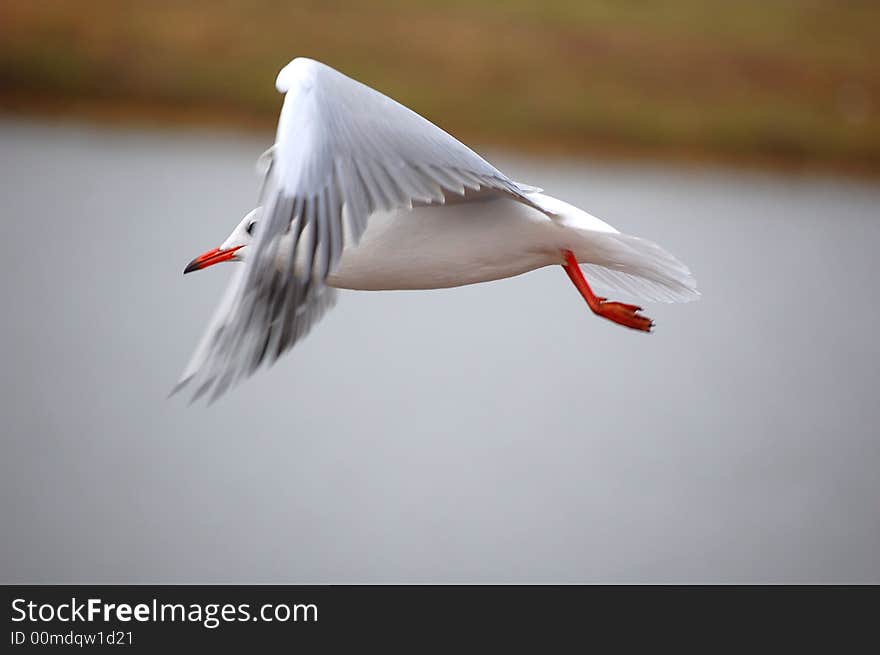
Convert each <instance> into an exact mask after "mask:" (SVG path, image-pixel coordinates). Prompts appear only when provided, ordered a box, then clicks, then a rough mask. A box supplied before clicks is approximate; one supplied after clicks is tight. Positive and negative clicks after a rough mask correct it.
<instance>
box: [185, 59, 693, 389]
mask: <svg viewBox="0 0 880 655" xmlns="http://www.w3.org/2000/svg"><path fill="white" fill-rule="evenodd" d="M276 87H277V88H278V91H279V92H281V93H283V94H284V102H283V105H282V109H281V115H280V117H279V120H278V128H277V134H276V138H275V144H274V145H273V146H272V147H271V148H270V149H269V150H268V151H266V152H265V153H264V154H263V155H262V157H261V158H260V160H259V167H260V170H261V172H262V174H263V180H262V188H261V191H260V198H259V204H258V206H257V208H256V209H254V210H253V211H251V212H249V213H248V214H247V215H246V216H245V217H244V218H243V219H242V220H241V222H239V224H238V225H237V226H236V227H235V229H234V230H232V233H231V234H230V235H229V236H228V237H227V238H226V240H225V241H223V243H221V244H220V246H219V247H217V248H214V249H212V250H209V251H208V252H206V253H204V254H203V255H200V256H199V257H196V258H195V259H193V260H192V261H191V262H190V263H189V265H187V266H186V268H185V269H184V273H190V272H192V271H197V270H202V269H204V268H208V267H210V266H213V265H214V264H218V263H220V262H242V263H243V265H242V266H240V267H237V270H236V271H235V273H234V274H233V277H232V279H231V280H230V282H229V285H228V286H227V288H226V291H225V293H224V295H223V298H222V300H221V302H220V304H219V306H218V307H217V309H216V310H215V312H214V315H213V317H212V319H211V321H210V323H209V325H208V327H207V329H206V331H205V333H204V335H203V337H202V339H201V341H200V342H199V344H198V346H197V347H196V349H195V352H194V353H193V355H192V357H191V359H190V361H189V363H188V364H187V366H186V368H185V369H184V372H183V374H182V376H181V378H180V380H179V382H178V383H177V385H176V386H175V387H174V389H173V390H172V393H174V392H176V391H178V390H180V389H182V388H184V387H187V386H189V387H190V390H191V391H192V392H193V397H192V400H196V399H197V398H199V397H201V396H203V395H205V394H210V400H212V401H213V400H214V399H216V398H217V397H219V396H220V395H222V394H223V393H224V392H225V391H227V390H228V389H229V388H230V387H231V386H232V385H233V384H234V383H236V382H238V381H240V380H241V379H243V378H245V377H247V376H249V375H251V374H253V373H254V372H255V371H256V370H257V369H258V368H259V367H260V366H261V365H264V364H265V365H269V364H271V363H273V362H274V361H275V360H277V359H278V358H279V357H280V356H281V355H282V354H284V353H285V352H287V351H288V350H289V349H290V348H291V347H292V346H293V345H294V344H295V343H296V342H297V341H299V340H300V339H301V338H303V337H304V336H305V335H306V334H307V333H308V332H309V330H310V329H311V327H312V326H313V325H314V324H315V323H316V322H318V321H319V320H320V319H321V317H322V316H323V315H324V314H325V313H326V312H327V310H328V309H330V308H331V307H332V306H333V305H334V303H335V301H336V291H335V290H336V289H355V290H392V289H440V288H448V287H456V286H461V285H466V284H476V283H478V282H487V281H490V280H499V279H502V278H507V277H512V276H515V275H520V274H522V273H526V272H528V271H532V270H535V269H537V268H541V267H544V266H550V265H561V266H562V268H563V270H564V271H565V272H566V274H567V275H568V277H569V279H570V280H571V282H572V284H573V285H574V287H575V288H576V289H577V291H578V292H579V293H580V295H581V296H582V297H583V299H584V300H585V301H586V303H587V306H588V307H589V309H590V310H591V311H592V312H593V313H595V314H597V315H598V316H600V317H602V318H605V319H607V320H609V321H612V322H614V323H616V324H618V325H622V326H624V327H627V328H630V329H632V330H636V331H641V332H650V331H651V329H652V327H653V325H654V323H653V321H652V320H651V319H650V318H648V317H646V316H644V315H642V314H641V311H642V308H641V307H639V306H637V305H631V304H627V303H623V302H613V301H609V300H608V299H607V298H605V297H602V296H598V295H596V294H595V293H594V292H593V290H592V287H591V286H590V284H589V283H588V282H587V278H589V279H590V280H592V281H593V282H595V283H598V284H600V285H602V286H603V287H605V288H608V289H612V290H619V291H622V292H626V293H628V294H629V295H631V296H634V297H635V298H638V299H641V300H645V301H659V302H686V301H689V300H695V299H697V298H698V297H699V292H698V291H697V287H696V281H695V280H694V278H693V276H692V275H691V273H690V271H689V270H688V268H687V267H686V266H685V265H684V264H682V263H681V262H680V261H679V260H678V259H676V258H675V257H674V256H672V255H671V254H669V253H668V252H666V251H665V250H664V249H662V248H661V247H660V246H658V245H656V244H654V243H652V242H650V241H647V240H645V239H642V238H639V237H636V236H631V235H628V234H624V233H621V232H619V231H618V230H616V229H615V228H613V227H612V226H611V225H609V224H608V223H605V222H604V221H602V220H600V219H598V218H596V217H595V216H591V215H590V214H588V213H586V212H585V211H583V210H581V209H578V208H577V207H574V206H572V205H570V204H568V203H566V202H563V201H562V200H559V199H557V198H554V197H552V196H549V195H546V194H544V193H543V191H542V190H541V189H539V188H536V187H533V186H530V185H527V184H523V183H520V182H515V181H513V180H512V179H510V178H509V177H507V176H506V175H505V174H504V173H502V172H501V171H499V170H498V169H497V168H495V167H494V166H492V164H490V163H489V162H487V161H486V160H485V159H483V158H482V157H480V156H479V155H478V154H477V153H475V152H474V151H473V150H471V149H470V148H468V147H467V146H465V145H464V144H463V143H461V142H460V141H458V140H457V139H455V138H454V137H452V136H451V135H450V134H448V133H446V132H444V131H443V130H442V129H440V128H439V127H437V126H436V125H434V124H433V123H431V122H430V121H428V120H427V119H425V118H423V117H422V116H420V115H418V114H416V113H415V112H414V111H412V110H410V109H408V108H407V107H404V106H403V105H401V104H400V103H398V102H396V101H394V100H392V99H391V98H389V97H387V96H385V95H383V94H382V93H380V92H378V91H376V90H374V89H372V88H370V87H368V86H366V85H364V84H362V83H360V82H357V81H355V80H353V79H351V78H349V77H347V76H345V75H343V74H342V73H340V72H338V71H336V70H335V69H333V68H331V67H330V66H327V65H325V64H322V63H320V62H318V61H315V60H312V59H307V58H302V57H300V58H296V59H294V60H293V61H291V62H290V63H289V64H287V65H286V66H285V67H284V68H282V69H281V71H280V72H279V74H278V77H277V79H276Z"/></svg>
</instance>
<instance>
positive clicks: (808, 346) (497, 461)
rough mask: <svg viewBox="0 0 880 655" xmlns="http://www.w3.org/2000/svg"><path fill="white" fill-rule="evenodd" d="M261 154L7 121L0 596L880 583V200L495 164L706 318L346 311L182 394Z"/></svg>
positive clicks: (516, 282)
mask: <svg viewBox="0 0 880 655" xmlns="http://www.w3.org/2000/svg"><path fill="white" fill-rule="evenodd" d="M266 145H268V135H267V138H266V139H262V140H261V139H259V138H248V137H242V136H231V135H218V134H206V133H187V132H156V133H151V132H134V131H122V130H115V129H99V128H93V127H84V126H63V125H62V126H49V125H42V124H39V123H30V122H20V121H12V120H5V121H0V207H2V217H3V222H2V238H0V274H2V280H3V284H2V287H0V288H2V292H0V293H2V295H0V303H2V307H3V321H2V323H0V361H2V363H3V372H4V375H3V378H2V385H3V388H2V394H0V411H2V435H3V436H2V460H0V474H2V477H0V511H2V514H0V520H2V526H3V529H2V534H3V538H2V543H0V549H2V550H0V581H2V582H6V583H12V582H41V583H49V582H56V583H62V582H107V583H123V582H218V583H219V582H239V583H245V582H276V583H280V582H418V581H427V582H455V581H463V582H468V581H472V582H490V581H491V582H589V581H596V582H718V581H722V582H868V581H871V582H880V475H878V472H880V436H878V434H880V428H878V424H880V397H878V388H880V340H878V339H877V335H876V330H877V329H878V326H880V292H878V284H877V282H878V271H880V265H878V257H877V252H878V250H880V215H878V213H880V187H878V186H876V185H871V184H868V183H857V182H850V181H844V180H841V179H834V178H825V177H817V176H794V177H793V176H783V175H780V176H772V175H768V174H764V173H750V174H743V173H733V172H728V171H721V170H711V171H708V172H700V171H698V170H695V169H674V168H671V167H669V168H667V167H661V166H635V165H608V164H606V165H601V164H598V163H589V162H570V161H569V162H564V161H557V162H548V161H531V160H528V159H517V158H511V157H497V158H495V157H493V159H494V160H495V162H496V163H497V164H498V165H499V166H500V167H501V168H502V169H503V170H505V171H506V172H508V173H509V174H510V175H512V176H514V177H515V178H516V179H520V180H523V181H527V182H530V183H533V184H536V185H540V186H543V187H544V188H545V189H546V190H547V192H548V193H551V194H553V195H557V196H559V197H561V198H563V199H565V200H568V201H569V202H572V203H574V204H577V205H580V206H582V207H584V208H585V209H587V210H588V211H591V212H592V213H595V214H597V215H598V216H601V217H603V218H605V219H606V220H608V221H609V222H611V223H613V224H615V225H616V226H618V227H619V228H621V229H623V230H626V231H629V232H632V233H635V234H639V235H642V236H645V237H648V238H651V239H653V240H655V241H658V242H660V243H661V244H663V245H664V246H665V247H666V248H668V249H669V250H671V251H672V252H674V253H676V254H677V255H678V256H679V257H680V258H681V259H683V260H684V261H685V262H687V263H688V264H689V265H690V266H691V268H692V269H693V270H694V272H695V274H696V276H697V279H698V280H699V282H700V287H701V290H702V292H703V294H704V297H703V299H702V300H701V301H700V302H697V303H692V304H688V305H651V306H649V307H647V308H646V310H649V311H646V313H647V314H648V315H650V316H652V317H653V318H654V319H655V320H656V321H657V324H658V328H657V330H656V333H655V334H654V335H650V336H648V335H642V334H637V333H634V332H631V331H628V330H624V329H622V328H619V327H617V326H614V325H612V324H611V323H608V322H605V321H602V320H600V319H598V318H596V317H594V316H593V315H591V314H590V313H589V311H588V310H587V308H586V306H585V305H584V303H583V301H582V300H581V299H580V297H579V296H578V294H577V292H576V291H575V290H574V289H573V288H572V287H571V285H570V284H569V282H568V280H567V278H566V276H565V274H564V273H563V271H562V270H560V269H559V268H549V269H544V270H541V271H536V272H533V273H530V274H527V275H523V276H520V277H518V278H514V279H510V280H505V281H500V282H494V283H490V284H484V285H477V286H473V287H465V288H460V289H452V290H445V291H432V292H343V293H342V294H341V300H340V303H339V305H338V306H337V307H336V309H334V310H333V311H332V312H331V313H330V314H329V315H328V316H327V317H326V318H325V319H324V320H323V321H322V323H321V324H320V325H319V326H318V327H317V328H316V330H315V331H314V332H313V333H312V334H311V335H310V336H309V337H308V339H306V340H305V341H304V342H302V343H301V344H299V345H298V346H297V348H296V349H295V350H294V351H293V352H292V353H290V354H289V355H288V356H287V357H285V358H284V359H283V360H282V361H281V362H279V364H278V365H276V366H275V367H274V368H272V369H271V370H268V371H263V372H261V373H260V374H259V375H258V376H256V377H255V378H253V379H251V380H249V381H248V382H246V383H245V384H243V385H242V386H240V387H238V388H236V389H235V390H234V391H233V392H232V393H231V394H229V395H228V396H226V397H224V398H222V399H221V400H220V401H219V402H218V403H216V404H215V405H213V406H211V407H207V408H206V407H205V406H204V405H195V406H192V407H189V406H187V404H186V402H185V400H184V399H181V398H173V399H171V400H168V399H166V395H167V393H168V391H169V389H170V387H171V385H172V383H173V382H174V381H175V379H176V376H177V375H178V373H179V372H180V370H181V368H182V366H183V364H184V363H185V361H186V358H187V357H188V356H189V354H190V351H191V349H192V348H193V346H194V344H195V342H196V340H197V338H198V336H199V334H200V332H201V330H202V328H203V327H204V325H205V323H206V321H207V319H208V317H209V314H210V312H211V311H212V309H213V305H214V303H215V302H216V300H218V299H219V295H220V293H221V290H222V288H223V286H224V284H225V282H226V280H227V279H228V277H229V274H230V273H231V266H232V265H228V266H225V267H217V268H215V269H213V270H210V271H205V272H203V273H199V274H196V275H189V276H186V277H185V278H184V277H183V276H182V275H181V271H182V269H183V267H184V265H185V264H186V263H187V262H188V261H189V260H190V259H191V258H192V257H193V256H195V255H196V254H199V253H200V252H202V251H204V250H207V249H208V248H212V247H214V246H216V245H217V244H218V243H219V242H220V241H221V240H222V238H223V237H225V235H226V233H227V232H228V231H229V230H230V229H231V228H232V226H233V225H234V224H235V223H236V222H237V221H238V220H239V218H240V217H241V216H242V215H243V214H244V213H245V212H246V211H247V210H249V209H250V208H251V207H252V205H253V204H254V198H255V191H256V185H257V180H256V178H255V177H254V176H253V163H254V159H255V158H256V157H257V155H259V153H260V152H261V151H262V149H263V148H264V147H265V146H266ZM487 247H491V244H489V245H488V246H487Z"/></svg>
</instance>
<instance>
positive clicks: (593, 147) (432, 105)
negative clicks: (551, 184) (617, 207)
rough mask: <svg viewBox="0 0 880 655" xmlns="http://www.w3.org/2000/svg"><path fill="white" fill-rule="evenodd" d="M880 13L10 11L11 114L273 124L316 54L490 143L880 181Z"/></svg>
mask: <svg viewBox="0 0 880 655" xmlns="http://www.w3.org/2000/svg"><path fill="white" fill-rule="evenodd" d="M878 25H880V2H876V1H874V0H862V1H860V0H848V1H839V0H800V1H794V0H788V1H786V0H765V1H759V0H740V1H739V2H726V1H725V2H722V1H720V0H669V1H667V2H647V1H644V0H613V1H612V0H582V1H572V2H563V1H561V0H543V1H542V2H526V1H525V0H510V1H509V2H498V1H492V0H469V1H467V2H466V1H464V0H449V1H447V2H438V1H437V0H432V1H428V0H412V1H409V2H404V1H402V0H400V1H393V0H374V1H373V2H363V3H343V2H334V1H332V0H323V1H320V2H318V1H314V2H299V3H295V2H290V1H287V0H253V1H246V0H212V1H208V0H185V1H177V2H171V1H168V0H155V1H152V2H146V1H140V2H138V1H128V2H123V1H121V0H91V1H90V2H85V1H75V0H71V1H67V2H62V1H58V0H55V1H51V0H50V1H43V2H35V1H34V0H4V2H3V3H2V4H0V106H5V107H7V108H16V109H26V110H27V109H34V108H36V109H40V110H51V111H53V112H61V113H63V112H69V111H83V110H84V111H90V112H95V111H98V108H101V109H100V111H101V112H104V113H106V112H108V111H110V112H112V111H114V108H115V110H118V112H119V113H121V114H122V115H126V116H128V115H140V116H141V117H143V116H157V117H161V119H167V118H175V117H177V118H179V117H184V118H186V119H187V120H211V121H212V122H216V121H218V120H219V121H237V122H242V121H245V122H247V123H248V124H265V125H270V124H271V123H272V122H273V121H274V119H275V117H276V115H277V111H278V107H279V102H280V97H279V96H278V94H277V93H276V92H275V90H274V77H275V74H276V72H277V70H278V69H279V68H280V67H281V66H282V65H284V64H285V63H286V62H287V61H288V60H289V59H290V58H291V57H293V56H296V55H306V56H311V57H314V58H316V59H320V60H322V61H325V62H327V63H329V64H331V65H333V66H335V67H337V68H339V69H341V70H342V71H344V72H346V73H348V74H349V75H352V76H354V77H356V78H358V79H361V80H362V81H364V82H366V83H368V84H370V85H371V86H374V87H376V88H378V89H380V90H382V91H384V92H386V93H388V94H389V95H392V96H393V97H395V98H397V99H398V100H400V101H401V102H404V103H405V104H408V105H410V106H412V107H413V108H414V109H416V110H417V111H419V112H420V113H422V114H425V115H426V116H428V117H429V118H431V119H432V120H434V121H435V122H438V123H440V124H441V125H442V126H443V127H444V128H446V129H448V130H450V131H452V132H453V133H454V134H456V135H458V136H460V137H462V138H465V139H468V140H474V141H477V142H479V143H494V144H501V145H506V146H513V147H521V148H526V149H531V150H545V151H546V150H552V151H565V152H572V153H580V152H594V151H597V150H609V149H611V150H620V151H624V152H636V153H640V154H646V153H647V154H655V155H658V156H669V155H677V156H701V157H702V156H708V157H713V158H722V159H762V160H772V161H779V162H784V163H796V164H817V165H822V166H831V167H839V168H854V169H856V168H858V169H867V170H871V171H877V170H880V38H878V37H877V34H878V31H877V30H878Z"/></svg>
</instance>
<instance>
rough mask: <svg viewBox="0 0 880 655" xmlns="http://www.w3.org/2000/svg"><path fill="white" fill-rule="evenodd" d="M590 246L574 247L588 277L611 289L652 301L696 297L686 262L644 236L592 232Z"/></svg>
mask: <svg viewBox="0 0 880 655" xmlns="http://www.w3.org/2000/svg"><path fill="white" fill-rule="evenodd" d="M585 238H586V239H589V246H588V247H586V248H583V249H577V250H575V255H576V256H577V257H578V260H579V261H581V262H582V263H583V264H584V268H585V270H586V271H587V272H588V273H589V275H590V276H591V278H592V279H593V280H595V281H596V282H598V283H599V284H600V285H602V286H604V287H607V288H609V289H612V290H618V291H622V292H624V293H628V294H630V295H632V296H633V297H635V298H638V299H641V300H647V301H653V302H689V301H692V300H697V299H698V298H699V297H700V292H699V291H697V281H696V280H695V279H694V276H693V275H692V274H691V272H690V270H689V269H688V267H687V266H685V265H684V264H682V263H681V262H680V261H679V260H678V259H676V258H675V257H673V256H672V255H671V254H669V253H668V252H666V251H665V250H664V249H663V248H661V247H660V246H658V245H657V244H655V243H652V242H651V241H648V240H647V239H641V238H639V237H634V236H630V235H628V234H620V233H616V234H614V233H597V232H591V233H589V235H588V236H587V235H585Z"/></svg>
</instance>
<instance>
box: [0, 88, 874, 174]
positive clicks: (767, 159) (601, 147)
mask: <svg viewBox="0 0 880 655" xmlns="http://www.w3.org/2000/svg"><path fill="white" fill-rule="evenodd" d="M280 105H281V101H280V99H279V107H278V109H279V111H280V109H281V106H280ZM426 118H429V119H430V118H431V117H430V116H426ZM2 120H7V121H8V120H13V121H21V120H24V121H27V122H32V123H34V124H50V125H51V124H58V125H66V124H81V125H93V126H95V127H96V128H102V127H110V128H116V129H121V130H146V131H153V130H158V131H164V130H169V129H170V130H181V131H185V132H196V133H201V132H225V133H231V134H240V135H242V136H245V137H251V136H259V135H265V137H266V138H267V140H269V139H272V138H273V137H274V132H275V127H276V121H277V115H276V116H273V117H268V116H258V115H255V114H253V113H250V112H245V111H235V110H231V109H221V110H218V109H216V108H214V109H210V110H209V109H207V108H200V107H190V108H179V107H177V108H175V107H168V106H163V105H156V106H150V105H145V104H144V103H127V102H123V101H120V102H114V103H112V104H108V103H105V102H97V101H93V100H88V99H78V100H75V101H71V102H69V103H67V104H65V106H64V107H63V108H59V107H57V106H56V105H54V104H53V103H52V100H50V99H48V98H41V97H33V96H30V97H22V96H15V97H4V96H2V95H0V121H2ZM447 131H449V132H450V133H451V134H453V136H455V137H456V138H458V139H459V140H461V141H463V142H464V143H466V144H468V145H469V146H470V147H472V148H474V149H475V150H476V151H477V152H479V153H481V154H485V153H484V151H486V150H490V151H491V150H494V151H500V152H507V153H510V155H511V156H517V157H519V156H522V157H530V158H537V159H552V160H556V159H565V160H572V161H585V160H592V161H596V162H608V163H611V164H636V165H641V164H644V165H646V166H651V167H655V168H656V167H661V168H662V167H665V166H671V167H674V168H677V169H683V170H687V169H691V168H700V169H704V168H706V167H710V168H711V169H719V170H730V171H741V172H749V171H754V172H762V171H763V172H769V173H774V174H781V175H794V176H801V175H821V176H831V177H840V178H852V179H855V180H865V181H868V182H875V181H877V180H880V163H878V164H877V165H874V164H872V163H865V162H858V161H856V162H849V161H838V160H831V161H829V160H815V159H802V158H792V157H784V156H774V155H767V154H763V153H751V154H740V155H730V154H725V153H719V152H716V151H711V150H705V149H700V148H696V147H684V146H676V147H667V148H662V149H658V148H650V147H639V146H637V145H633V144H625V143H598V142H596V143H589V144H586V145H578V146H574V145H572V144H571V143H565V142H558V141H552V140H549V139H542V138H541V137H540V135H539V136H536V137H534V138H532V139H527V140H523V139H507V140H505V139H497V138H496V139H491V140H490V139H487V138H486V137H485V135H481V134H480V132H479V131H474V132H473V134H468V133H465V132H463V131H461V130H456V131H453V130H447Z"/></svg>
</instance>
